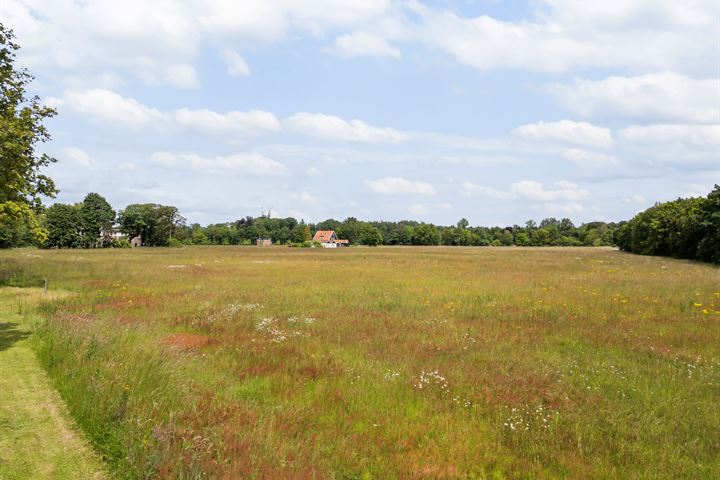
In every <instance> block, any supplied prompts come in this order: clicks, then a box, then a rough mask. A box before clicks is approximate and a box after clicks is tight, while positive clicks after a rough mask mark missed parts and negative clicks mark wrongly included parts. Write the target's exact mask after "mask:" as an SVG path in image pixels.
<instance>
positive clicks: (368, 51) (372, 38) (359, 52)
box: [330, 32, 401, 59]
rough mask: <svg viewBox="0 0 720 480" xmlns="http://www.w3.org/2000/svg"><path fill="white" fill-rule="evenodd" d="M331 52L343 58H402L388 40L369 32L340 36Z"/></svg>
mask: <svg viewBox="0 0 720 480" xmlns="http://www.w3.org/2000/svg"><path fill="white" fill-rule="evenodd" d="M330 51H331V52H332V53H335V54H337V55H339V56H341V57H359V56H370V57H392V58H396V59H399V58H400V57H401V54H400V50H398V49H397V48H395V47H393V46H392V45H390V43H389V42H388V41H387V40H386V39H384V38H383V37H381V36H379V35H375V34H372V33H368V32H353V33H346V34H344V35H340V36H339V37H337V38H336V39H335V45H334V47H333V48H332V49H330Z"/></svg>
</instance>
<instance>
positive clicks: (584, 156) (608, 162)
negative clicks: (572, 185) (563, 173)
mask: <svg viewBox="0 0 720 480" xmlns="http://www.w3.org/2000/svg"><path fill="white" fill-rule="evenodd" d="M562 156H563V157H564V158H565V159H567V160H570V161H571V162H573V163H574V164H576V165H578V166H580V167H590V168H603V167H609V166H612V165H617V164H618V163H619V161H618V158H617V157H616V156H614V155H606V154H604V153H598V152H589V151H587V150H581V149H579V148H567V149H565V150H563V152H562Z"/></svg>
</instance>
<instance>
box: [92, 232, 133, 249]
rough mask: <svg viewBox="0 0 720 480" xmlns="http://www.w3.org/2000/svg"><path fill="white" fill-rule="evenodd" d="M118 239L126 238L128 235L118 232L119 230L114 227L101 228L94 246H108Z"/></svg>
mask: <svg viewBox="0 0 720 480" xmlns="http://www.w3.org/2000/svg"><path fill="white" fill-rule="evenodd" d="M119 240H128V236H127V235H124V234H122V233H120V230H118V229H117V228H115V227H109V228H101V229H100V235H98V238H97V241H96V242H95V248H102V247H108V246H110V245H112V244H113V243H115V242H117V241H119Z"/></svg>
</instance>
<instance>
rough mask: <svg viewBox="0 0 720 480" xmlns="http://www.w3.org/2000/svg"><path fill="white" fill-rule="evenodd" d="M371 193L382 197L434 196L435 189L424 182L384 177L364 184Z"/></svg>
mask: <svg viewBox="0 0 720 480" xmlns="http://www.w3.org/2000/svg"><path fill="white" fill-rule="evenodd" d="M365 183H366V184H367V185H368V186H369V187H370V189H371V190H372V191H374V192H376V193H382V194H384V195H430V196H432V195H435V194H436V191H435V187H433V186H432V185H431V184H429V183H426V182H420V181H417V180H407V179H405V178H400V177H386V178H380V179H378V180H368V181H366V182H365Z"/></svg>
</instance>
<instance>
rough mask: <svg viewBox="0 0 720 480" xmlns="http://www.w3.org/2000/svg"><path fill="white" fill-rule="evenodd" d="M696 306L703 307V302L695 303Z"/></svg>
mask: <svg viewBox="0 0 720 480" xmlns="http://www.w3.org/2000/svg"><path fill="white" fill-rule="evenodd" d="M693 305H695V306H696V307H702V303H693Z"/></svg>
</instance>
